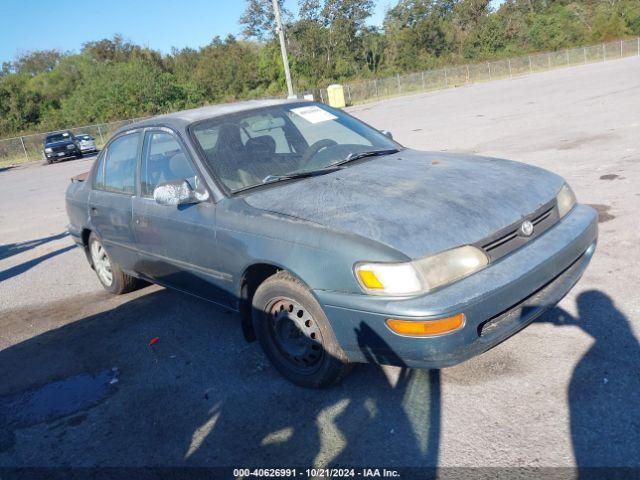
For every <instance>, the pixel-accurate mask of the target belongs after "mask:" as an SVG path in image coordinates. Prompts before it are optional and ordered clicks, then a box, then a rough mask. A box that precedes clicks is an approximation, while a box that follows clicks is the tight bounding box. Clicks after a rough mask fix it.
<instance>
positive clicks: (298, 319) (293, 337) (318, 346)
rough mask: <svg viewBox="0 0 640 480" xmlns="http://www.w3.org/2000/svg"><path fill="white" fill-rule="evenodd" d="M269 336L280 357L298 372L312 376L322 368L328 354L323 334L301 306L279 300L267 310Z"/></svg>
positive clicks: (270, 304) (291, 301) (286, 300)
mask: <svg viewBox="0 0 640 480" xmlns="http://www.w3.org/2000/svg"><path fill="white" fill-rule="evenodd" d="M267 315H268V323H269V333H270V335H271V338H272V339H273V343H274V344H275V346H276V348H277V351H278V353H279V354H280V356H281V357H282V358H283V360H285V361H286V362H287V363H288V364H289V365H290V366H291V367H293V368H294V369H295V370H296V371H298V372H300V373H304V374H309V373H311V372H313V371H315V370H317V369H318V368H319V367H320V364H321V362H322V359H323V358H324V355H325V352H324V347H323V343H322V332H321V331H320V327H319V325H318V323H317V322H316V321H315V319H314V318H313V316H312V315H311V313H310V312H309V311H308V309H307V308H305V307H304V306H303V305H301V304H300V303H299V302H296V301H295V300H292V299H290V298H278V299H274V300H272V301H271V302H269V307H268V309H267Z"/></svg>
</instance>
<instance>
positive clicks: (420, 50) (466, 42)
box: [0, 0, 640, 136]
mask: <svg viewBox="0 0 640 480" xmlns="http://www.w3.org/2000/svg"><path fill="white" fill-rule="evenodd" d="M279 1H280V2H281V4H282V0H279ZM245 2H246V9H245V12H244V13H243V15H242V16H241V18H240V24H241V25H242V27H243V34H244V36H245V38H246V40H239V39H237V38H235V37H233V36H228V37H227V38H225V39H221V38H218V37H216V38H214V39H212V41H211V43H210V44H208V45H206V46H204V47H202V48H199V49H192V48H184V49H182V50H177V49H174V50H173V51H172V52H171V53H170V54H168V55H161V54H160V53H159V52H157V51H154V50H151V49H148V48H144V47H141V46H138V45H135V44H133V43H131V42H128V41H126V40H124V39H123V38H122V37H121V36H119V35H116V36H114V37H113V38H111V39H103V40H99V41H94V42H88V43H85V44H84V45H83V47H82V50H81V51H80V53H62V52H59V51H56V50H43V51H36V52H30V53H26V54H23V55H20V56H19V57H18V58H17V59H16V60H15V61H14V62H5V63H4V64H3V65H2V66H1V67H0V136H11V135H15V134H17V133H20V132H27V131H35V130H50V129H57V128H67V127H70V126H74V125H86V124H91V123H96V122H106V121H110V120H117V119H125V118H132V117H140V116H145V115H153V114H158V113H163V112H167V111H172V110H177V109H182V108H191V107H195V106H199V105H202V104H205V103H215V102H223V101H233V100H236V99H242V98H256V97H261V96H275V95H283V93H284V92H285V91H286V87H285V80H284V74H283V68H282V58H281V55H280V48H279V44H278V41H277V38H276V35H275V30H274V28H273V27H274V19H273V12H272V0H245ZM298 3H299V11H298V12H297V15H295V16H294V15H293V14H291V13H290V12H287V11H284V10H283V12H282V13H283V21H284V23H285V30H286V36H287V47H288V51H289V58H290V65H291V71H292V76H293V80H294V86H295V89H296V90H297V91H299V92H303V91H306V90H311V89H315V88H318V87H323V86H326V85H327V84H329V83H333V82H336V81H346V80H353V79H360V78H362V79H366V78H373V77H377V76H386V75H390V74H394V73H401V72H407V71H417V70H420V69H426V68H432V67H435V66H439V65H442V64H449V63H456V62H469V61H482V60H489V59H494V58H500V57H505V56H511V55H517V54H523V53H527V52H533V51H545V50H556V49H562V48H569V47H572V46H576V45H580V44H589V43H597V42H601V41H608V40H613V39H616V38H621V37H624V36H631V35H640V0H506V1H505V2H504V3H503V4H502V5H501V6H500V8H499V9H498V10H496V11H494V10H492V9H491V7H490V2H489V0H399V1H396V2H394V5H393V7H392V8H390V9H389V10H388V12H387V15H386V17H385V20H384V25H383V26H382V28H376V27H371V26H368V25H367V20H368V19H369V18H370V16H371V14H372V12H373V8H374V1H373V0H299V2H298Z"/></svg>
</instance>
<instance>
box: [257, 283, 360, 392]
mask: <svg viewBox="0 0 640 480" xmlns="http://www.w3.org/2000/svg"><path fill="white" fill-rule="evenodd" d="M252 304H253V311H252V317H253V327H254V330H255V332H256V336H257V337H258V340H259V342H260V345H261V346H262V348H263V350H264V352H265V354H266V355H267V357H268V358H269V360H270V361H271V363H273V365H274V366H275V367H276V369H277V370H278V371H279V372H280V373H281V374H282V375H283V376H284V377H285V378H287V379H288V380H289V381H291V382H293V383H295V384H297V385H300V386H303V387H307V388H322V387H326V386H329V385H332V384H334V383H337V382H338V381H339V380H340V379H342V378H343V377H344V376H345V375H346V374H347V373H348V372H349V370H350V365H349V363H348V360H347V355H346V354H345V352H344V351H343V350H342V348H340V345H339V344H338V342H337V340H336V338H335V336H334V334H333V330H332V328H331V325H330V324H329V321H328V320H327V317H326V316H325V314H324V312H323V310H322V307H320V305H319V304H318V302H317V301H316V299H315V298H314V297H313V295H312V294H311V292H309V290H308V289H307V288H306V287H305V286H304V285H303V284H302V282H300V281H299V280H297V279H296V278H295V277H293V276H292V275H290V274H289V273H287V272H284V271H282V272H279V273H277V274H275V275H273V276H271V277H269V278H268V279H267V280H265V281H264V283H262V284H261V285H260V286H259V287H258V289H257V290H256V293H255V295H254V296H253V302H252Z"/></svg>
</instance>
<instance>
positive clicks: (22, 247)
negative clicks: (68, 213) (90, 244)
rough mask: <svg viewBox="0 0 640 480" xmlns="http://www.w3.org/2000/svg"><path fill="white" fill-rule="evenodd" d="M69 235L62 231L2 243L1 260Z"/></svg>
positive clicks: (0, 246) (0, 249)
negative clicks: (40, 236) (30, 238)
mask: <svg viewBox="0 0 640 480" xmlns="http://www.w3.org/2000/svg"><path fill="white" fill-rule="evenodd" d="M67 236H69V233H68V232H61V233H57V234H55V235H49V236H48V237H42V238H38V239H35V240H27V241H25V242H17V243H6V244H4V245H0V260H4V259H5V258H9V257H12V256H13V255H17V254H19V253H22V252H25V251H27V250H31V249H32V248H36V247H39V246H40V245H44V244H45V243H49V242H53V241H55V240H60V239H62V238H65V237H67Z"/></svg>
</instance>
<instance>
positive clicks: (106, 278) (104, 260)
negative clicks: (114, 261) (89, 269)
mask: <svg viewBox="0 0 640 480" xmlns="http://www.w3.org/2000/svg"><path fill="white" fill-rule="evenodd" d="M91 260H92V261H93V268H95V270H96V273H97V274H98V278H99V279H100V281H101V282H102V283H103V284H105V285H106V286H107V287H110V286H111V284H112V283H113V272H112V270H111V262H110V261H109V256H108V255H107V251H106V250H105V249H104V247H103V246H102V244H101V243H100V242H98V241H95V240H94V241H93V242H92V243H91Z"/></svg>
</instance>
